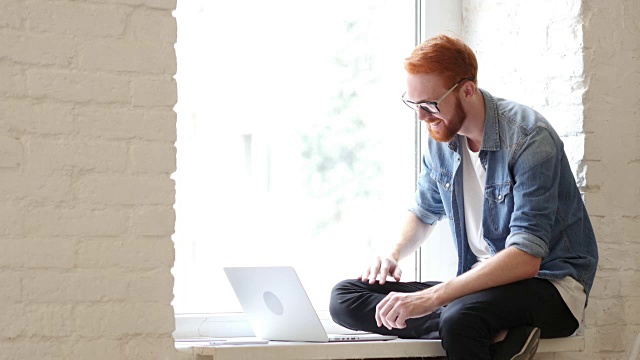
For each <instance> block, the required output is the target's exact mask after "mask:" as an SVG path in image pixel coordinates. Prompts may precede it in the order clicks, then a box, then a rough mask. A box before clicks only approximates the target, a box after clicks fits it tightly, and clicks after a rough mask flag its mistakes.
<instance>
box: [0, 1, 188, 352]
mask: <svg viewBox="0 0 640 360" xmlns="http://www.w3.org/2000/svg"><path fill="white" fill-rule="evenodd" d="M175 1H176V0H87V1H67V0H58V1H32V0H2V1H1V2H0V214H1V216H2V221H1V222H0V324H1V326H0V358H2V359H93V360H96V359H162V358H174V357H175V356H174V350H173V340H172V338H171V333H172V331H173V329H174V320H173V309H172V307H171V300H172V298H173V293H172V289H173V277H172V275H171V273H170V269H171V267H172V265H173V258H174V253H173V243H172V241H171V234H172V233H173V226H174V218H175V216H174V212H173V208H172V205H173V202H174V182H173V180H171V179H170V174H171V173H172V172H173V171H174V170H175V166H176V164H175V148H174V145H173V143H174V141H175V138H176V128H175V113H174V112H173V110H172V108H173V106H174V104H175V103H176V84H175V81H174V80H173V75H174V74H175V71H176V70H175V68H176V58H175V53H174V49H173V44H174V43H175V41H176V28H175V19H174V18H173V17H172V15H171V10H172V9H173V8H175Z"/></svg>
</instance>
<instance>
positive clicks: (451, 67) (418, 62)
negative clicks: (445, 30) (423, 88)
mask: <svg viewBox="0 0 640 360" xmlns="http://www.w3.org/2000/svg"><path fill="white" fill-rule="evenodd" d="M404 68H405V70H406V71H407V72H408V73H409V74H412V75H416V74H428V73H437V74H439V75H441V76H442V77H444V79H445V82H446V83H448V85H446V84H445V86H453V84H455V83H457V82H458V81H460V80H462V79H464V78H470V79H472V81H473V82H474V83H475V84H476V85H477V84H478V79H477V76H478V60H476V55H475V54H474V53H473V50H471V48H470V47H469V46H467V44H465V43H464V42H463V41H462V40H460V39H456V38H453V37H450V36H447V35H442V34H441V35H437V36H434V37H432V38H430V39H428V40H426V41H425V42H423V43H422V44H420V45H418V46H417V47H416V48H415V49H414V50H413V52H412V53H411V55H410V56H409V57H408V58H406V59H405V62H404Z"/></svg>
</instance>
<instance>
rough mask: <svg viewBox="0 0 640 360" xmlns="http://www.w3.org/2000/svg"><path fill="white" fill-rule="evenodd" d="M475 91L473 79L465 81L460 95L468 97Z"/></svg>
mask: <svg viewBox="0 0 640 360" xmlns="http://www.w3.org/2000/svg"><path fill="white" fill-rule="evenodd" d="M475 92H476V84H475V83H474V82H473V81H465V82H464V85H462V95H463V96H464V97H465V98H469V97H470V96H472V95H473V94H475Z"/></svg>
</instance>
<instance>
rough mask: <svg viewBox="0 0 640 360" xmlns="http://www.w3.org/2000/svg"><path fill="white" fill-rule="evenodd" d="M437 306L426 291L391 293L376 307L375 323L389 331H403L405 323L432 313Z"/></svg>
mask: <svg viewBox="0 0 640 360" xmlns="http://www.w3.org/2000/svg"><path fill="white" fill-rule="evenodd" d="M438 307H439V305H437V304H435V302H434V300H433V297H432V296H430V295H429V294H428V292H426V291H419V292H414V293H395V292H391V293H389V295H387V296H386V297H385V298H384V299H382V301H380V303H378V305H377V306H376V323H377V324H378V327H380V326H383V325H384V327H386V328H387V329H389V330H391V329H393V328H396V329H404V328H405V327H406V326H407V324H406V323H405V321H406V320H407V319H411V318H418V317H421V316H425V315H427V314H430V313H432V312H433V311H434V310H435V309H437V308H438Z"/></svg>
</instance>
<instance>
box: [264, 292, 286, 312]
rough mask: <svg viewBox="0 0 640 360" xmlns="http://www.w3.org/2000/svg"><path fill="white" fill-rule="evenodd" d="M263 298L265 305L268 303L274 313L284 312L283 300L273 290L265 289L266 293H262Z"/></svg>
mask: <svg viewBox="0 0 640 360" xmlns="http://www.w3.org/2000/svg"><path fill="white" fill-rule="evenodd" d="M262 298H263V299H264V303H265V305H267V308H269V310H271V312H272V313H274V314H276V315H278V316H280V315H282V314H283V313H284V307H283V306H282V302H281V301H280V299H278V297H277V296H276V295H275V294H274V293H272V292H271V291H265V292H264V294H262Z"/></svg>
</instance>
